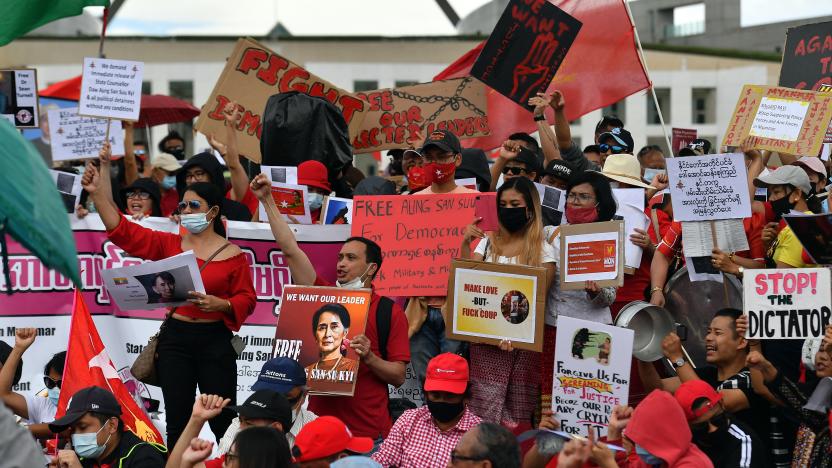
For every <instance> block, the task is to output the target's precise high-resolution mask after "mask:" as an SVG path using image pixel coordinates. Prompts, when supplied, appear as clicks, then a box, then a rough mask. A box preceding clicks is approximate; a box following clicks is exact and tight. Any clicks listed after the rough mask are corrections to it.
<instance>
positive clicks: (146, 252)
mask: <svg viewBox="0 0 832 468" xmlns="http://www.w3.org/2000/svg"><path fill="white" fill-rule="evenodd" d="M107 236H108V237H109V238H110V240H111V241H113V243H114V244H116V245H117V246H119V247H121V248H122V249H124V251H125V252H127V253H128V254H130V255H131V256H133V257H138V258H143V259H145V260H161V259H163V258H168V257H172V256H174V255H179V254H181V253H182V237H181V236H179V234H173V233H170V232H161V231H155V230H153V229H148V228H146V227H144V226H139V225H138V224H136V223H132V222H130V221H128V220H126V219H124V218H121V220H120V221H119V223H118V226H116V228H115V229H113V230H112V231H109V232H107ZM196 263H197V265H198V266H199V267H200V268H201V267H202V265H203V264H204V263H205V261H204V260H203V259H200V258H197V259H196ZM200 276H202V283H203V285H204V286H205V292H206V293H207V294H210V295H213V296H217V297H219V298H222V299H227V300H229V301H230V302H231V307H232V308H233V309H234V313H233V314H225V313H222V312H203V311H202V310H200V309H199V308H198V307H196V306H193V305H184V306H179V307H177V308H176V313H177V314H182V315H184V316H186V317H193V318H201V319H215V320H222V321H223V322H224V323H225V325H226V326H227V327H228V328H229V329H230V330H233V331H237V330H239V329H240V326H241V325H242V324H243V322H245V320H246V318H247V317H248V316H249V315H251V313H252V312H254V307H255V306H256V305H257V294H256V293H255V292H254V284H253V282H252V280H251V269H250V267H249V264H248V260H246V257H245V255H243V254H242V253H241V254H239V255H235V256H233V257H231V258H227V259H225V260H216V259H214V260H211V263H209V264H208V266H207V267H205V269H204V270H202V273H201V274H200Z"/></svg>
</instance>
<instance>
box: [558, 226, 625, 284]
mask: <svg viewBox="0 0 832 468" xmlns="http://www.w3.org/2000/svg"><path fill="white" fill-rule="evenodd" d="M559 236H560V244H559V245H560V254H559V263H558V268H560V288H561V289H562V290H564V291H568V290H576V289H584V286H585V282H586V281H595V282H596V283H597V284H598V286H599V287H606V286H615V287H620V286H622V285H623V284H624V247H623V246H624V221H621V220H617V221H605V222H601V223H587V224H566V225H563V226H561V228H560V234H559Z"/></svg>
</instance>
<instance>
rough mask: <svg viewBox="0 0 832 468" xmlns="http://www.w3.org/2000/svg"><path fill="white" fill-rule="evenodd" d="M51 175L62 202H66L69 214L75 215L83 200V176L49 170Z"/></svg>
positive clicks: (65, 205)
mask: <svg viewBox="0 0 832 468" xmlns="http://www.w3.org/2000/svg"><path fill="white" fill-rule="evenodd" d="M49 174H50V175H51V176H52V181H54V182H55V187H57V189H58V193H59V194H60V195H61V200H63V202H64V207H66V212H67V213H75V207H76V206H78V203H79V202H80V200H81V191H82V190H83V188H82V187H81V176H80V175H78V174H71V173H69V172H64V171H56V170H54V169H49Z"/></svg>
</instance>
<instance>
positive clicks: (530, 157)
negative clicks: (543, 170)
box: [512, 146, 540, 175]
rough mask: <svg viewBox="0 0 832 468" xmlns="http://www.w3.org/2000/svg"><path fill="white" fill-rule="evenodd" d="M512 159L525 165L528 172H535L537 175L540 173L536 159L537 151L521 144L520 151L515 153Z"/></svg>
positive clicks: (538, 162)
mask: <svg viewBox="0 0 832 468" xmlns="http://www.w3.org/2000/svg"><path fill="white" fill-rule="evenodd" d="M512 161H517V162H521V163H523V164H525V165H526V169H528V170H529V171H530V172H536V173H537V175H540V161H539V160H538V159H537V153H535V152H534V151H532V150H530V149H526V148H524V147H522V146H521V147H520V152H519V153H517V157H515V158H514V159H512Z"/></svg>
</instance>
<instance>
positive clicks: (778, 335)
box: [558, 268, 832, 339]
mask: <svg viewBox="0 0 832 468" xmlns="http://www.w3.org/2000/svg"><path fill="white" fill-rule="evenodd" d="M829 281H830V271H829V269H827V268H783V269H764V270H745V274H744V277H743V281H742V289H743V294H742V297H743V307H744V308H745V313H746V314H747V315H748V332H746V338H749V339H751V338H753V339H804V338H820V337H822V336H823V334H824V330H825V329H826V326H827V325H829V324H830V320H831V319H832V311H830V301H832V292H830V287H829ZM558 326H560V322H558Z"/></svg>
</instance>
